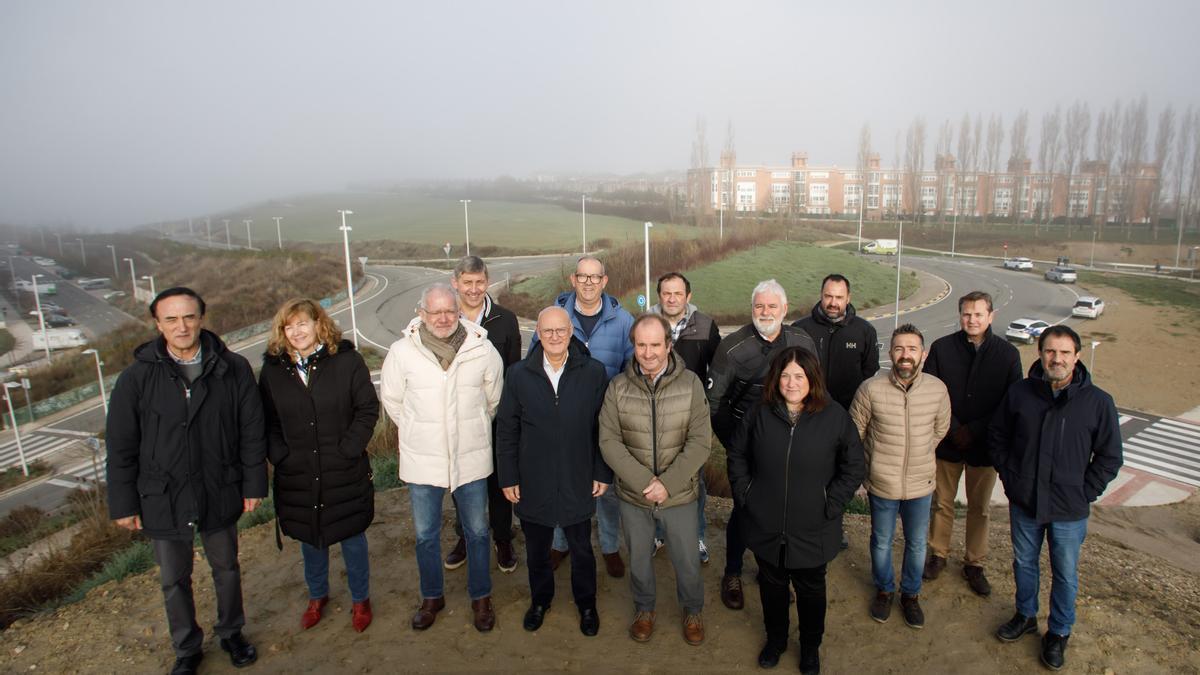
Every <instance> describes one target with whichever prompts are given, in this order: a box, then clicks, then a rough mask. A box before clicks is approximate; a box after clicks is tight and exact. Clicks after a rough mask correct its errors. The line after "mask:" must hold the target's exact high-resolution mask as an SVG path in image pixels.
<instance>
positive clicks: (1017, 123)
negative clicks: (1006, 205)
mask: <svg viewBox="0 0 1200 675" xmlns="http://www.w3.org/2000/svg"><path fill="white" fill-rule="evenodd" d="M1008 139H1009V140H1008V146H1009V160H1008V165H1009V172H1010V173H1012V174H1013V185H1014V186H1015V188H1014V190H1015V192H1016V196H1015V197H1014V199H1013V202H1012V203H1013V207H1012V212H1013V223H1019V222H1021V207H1022V206H1023V205H1024V204H1025V201H1026V198H1027V197H1028V195H1027V193H1028V190H1026V189H1025V178H1026V176H1025V161H1026V160H1027V159H1029V111H1028V110H1022V111H1021V112H1019V113H1017V116H1016V117H1015V118H1014V119H1013V123H1012V133H1011V134H1009V137H1008Z"/></svg>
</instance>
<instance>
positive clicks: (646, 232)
mask: <svg viewBox="0 0 1200 675" xmlns="http://www.w3.org/2000/svg"><path fill="white" fill-rule="evenodd" d="M652 227H654V223H646V224H645V226H644V227H642V233H643V236H644V237H645V239H646V307H649V306H650V228H652Z"/></svg>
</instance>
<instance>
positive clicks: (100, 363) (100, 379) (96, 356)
mask: <svg viewBox="0 0 1200 675" xmlns="http://www.w3.org/2000/svg"><path fill="white" fill-rule="evenodd" d="M82 353H83V354H91V355H92V357H93V358H94V359H96V382H98V383H99V384H100V402H101V403H103V404H104V416H105V417H108V396H107V395H105V393H104V371H103V370H101V369H100V366H103V365H104V362H103V361H101V360H100V352H98V351H96V350H95V349H85V350H83V352H82ZM31 412H32V410H31Z"/></svg>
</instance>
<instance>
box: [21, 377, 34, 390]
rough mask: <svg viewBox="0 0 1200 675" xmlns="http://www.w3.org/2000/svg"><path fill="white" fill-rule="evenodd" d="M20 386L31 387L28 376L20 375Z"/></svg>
mask: <svg viewBox="0 0 1200 675" xmlns="http://www.w3.org/2000/svg"><path fill="white" fill-rule="evenodd" d="M21 386H22V387H24V388H25V389H31V388H32V385H30V384H29V378H28V377H22V378H21Z"/></svg>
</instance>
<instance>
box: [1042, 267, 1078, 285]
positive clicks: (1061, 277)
mask: <svg viewBox="0 0 1200 675" xmlns="http://www.w3.org/2000/svg"><path fill="white" fill-rule="evenodd" d="M1076 278H1077V275H1076V274H1075V270H1074V269H1073V268H1071V267H1051V268H1050V269H1048V270H1046V281H1053V282H1055V283H1059V284H1073V283H1075V280H1076Z"/></svg>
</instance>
